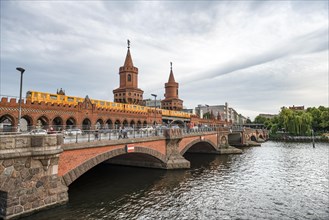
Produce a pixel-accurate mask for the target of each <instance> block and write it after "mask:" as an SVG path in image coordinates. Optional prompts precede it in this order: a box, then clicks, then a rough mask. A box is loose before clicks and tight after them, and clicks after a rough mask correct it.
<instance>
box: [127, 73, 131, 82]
mask: <svg viewBox="0 0 329 220" xmlns="http://www.w3.org/2000/svg"><path fill="white" fill-rule="evenodd" d="M128 82H131V75H130V74H128Z"/></svg>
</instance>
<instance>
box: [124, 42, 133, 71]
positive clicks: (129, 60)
mask: <svg viewBox="0 0 329 220" xmlns="http://www.w3.org/2000/svg"><path fill="white" fill-rule="evenodd" d="M127 44H128V51H127V56H126V60H125V63H124V65H123V66H126V67H127V66H129V67H133V66H134V64H133V60H132V58H131V55H130V40H127Z"/></svg>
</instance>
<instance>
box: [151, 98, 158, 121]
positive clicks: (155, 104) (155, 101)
mask: <svg viewBox="0 0 329 220" xmlns="http://www.w3.org/2000/svg"><path fill="white" fill-rule="evenodd" d="M151 96H154V125H155V117H156V109H157V95H156V94H151Z"/></svg>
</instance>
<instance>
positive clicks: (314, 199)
mask: <svg viewBox="0 0 329 220" xmlns="http://www.w3.org/2000/svg"><path fill="white" fill-rule="evenodd" d="M184 156H185V157H186V159H188V160H189V161H191V168H190V169H187V170H173V171H165V170H157V169H146V168H134V167H124V166H113V165H106V164H101V165H99V166H97V167H95V168H93V169H92V170H90V171H89V172H87V173H86V174H84V175H83V176H81V177H80V178H79V179H77V180H76V181H75V182H74V183H72V184H71V185H70V189H69V199H70V201H69V202H68V203H67V204H66V205H63V206H59V207H57V208H53V209H50V210H46V211H42V212H39V213H36V214H33V215H32V216H29V217H26V218H24V219H25V220H32V219H33V220H36V219H47V220H49V219H63V220H64V219H65V220H66V219H67V220H68V219H85V220H87V219H88V220H92V219H94V220H96V219H147V220H148V219H149V220H151V219H152V220H153V219H156V220H158V219H168V220H172V219H186V220H192V219H205V220H208V219H275V220H277V219H329V164H328V163H329V162H328V161H329V145H328V144H327V143H316V147H315V148H313V147H312V144H311V143H282V142H266V143H263V144H262V146H261V147H252V148H243V154H239V155H208V154H206V155H205V154H186V155H184Z"/></svg>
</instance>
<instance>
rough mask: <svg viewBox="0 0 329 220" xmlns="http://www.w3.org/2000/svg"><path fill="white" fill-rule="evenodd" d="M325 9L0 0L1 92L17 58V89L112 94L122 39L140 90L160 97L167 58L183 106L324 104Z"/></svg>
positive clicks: (10, 88) (13, 89)
mask: <svg viewBox="0 0 329 220" xmlns="http://www.w3.org/2000/svg"><path fill="white" fill-rule="evenodd" d="M327 9H328V2H325V1H323V2H321V1H314V2H307V3H306V2H303V1H293V2H291V1H288V2H274V1H270V2H268V1H266V2H259V1H243V2H240V1H233V2H226V1H224V2H222V1H201V2H200V1H192V2H190V3H189V4H186V2H184V1H173V2H162V1H155V2H152V1H151V2H143V1H142V2H116V1H114V2H113V1H83V2H79V4H77V3H76V2H74V1H55V2H49V1H37V2H35V1H1V42H0V43H1V45H0V46H1V49H0V52H1V75H0V93H1V94H2V95H3V94H9V95H13V96H15V94H18V92H17V91H18V89H19V88H18V86H19V74H18V73H17V71H16V70H15V68H16V67H17V66H22V67H24V68H25V69H26V73H25V74H24V85H23V88H24V91H27V90H39V91H46V92H55V91H56V89H57V88H61V87H62V88H64V89H65V90H66V92H67V93H69V94H70V95H75V96H85V95H87V94H88V95H89V96H90V97H92V98H97V99H106V100H112V99H113V94H112V90H113V89H115V88H117V87H118V85H119V76H118V70H119V67H120V66H122V65H123V62H124V58H125V55H126V40H127V39H130V40H131V42H132V47H131V53H132V57H133V61H134V64H135V66H136V67H138V68H139V87H140V88H141V89H143V90H144V91H145V92H144V97H145V98H149V97H151V96H150V94H151V93H154V92H155V93H157V94H158V95H159V96H158V97H160V98H163V97H161V96H162V94H164V83H165V82H167V80H168V77H169V71H170V66H169V62H171V61H172V62H173V65H174V66H173V68H174V74H175V79H176V81H177V82H179V83H180V97H181V98H182V99H183V100H184V103H185V105H186V106H187V107H189V108H192V107H194V106H196V105H197V104H201V103H202V102H205V103H207V104H223V103H224V102H225V101H227V102H229V103H231V105H232V107H233V108H236V110H237V111H238V112H239V109H244V112H257V111H258V110H259V111H261V112H263V113H264V111H269V112H275V111H278V108H279V107H281V106H282V105H289V104H290V103H291V104H297V103H294V101H296V102H300V103H301V104H304V105H319V104H322V105H325V104H327V103H326V98H327V99H328V86H326V85H325V82H326V81H325V79H327V78H328V75H327V72H328V61H327V60H328V10H327ZM312 74H313V75H316V78H312ZM302 76H303V77H302ZM285 79H289V80H291V81H286V80H285ZM259 81H260V82H261V84H259ZM292 81H293V83H292ZM255 84H256V85H257V86H255ZM308 84H316V85H317V86H316V88H315V89H312V86H309V85H308ZM241 91H242V92H241ZM273 94H275V95H274V96H275V98H269V97H270V96H272V95H273ZM287 94H289V95H287ZM323 94H324V95H323ZM301 97H302V98H301ZM312 97H315V98H313V99H312ZM319 97H323V98H319ZM303 98H304V99H303ZM264 106H266V108H265V107H264ZM265 113H266V112H265ZM248 114H249V113H248Z"/></svg>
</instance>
